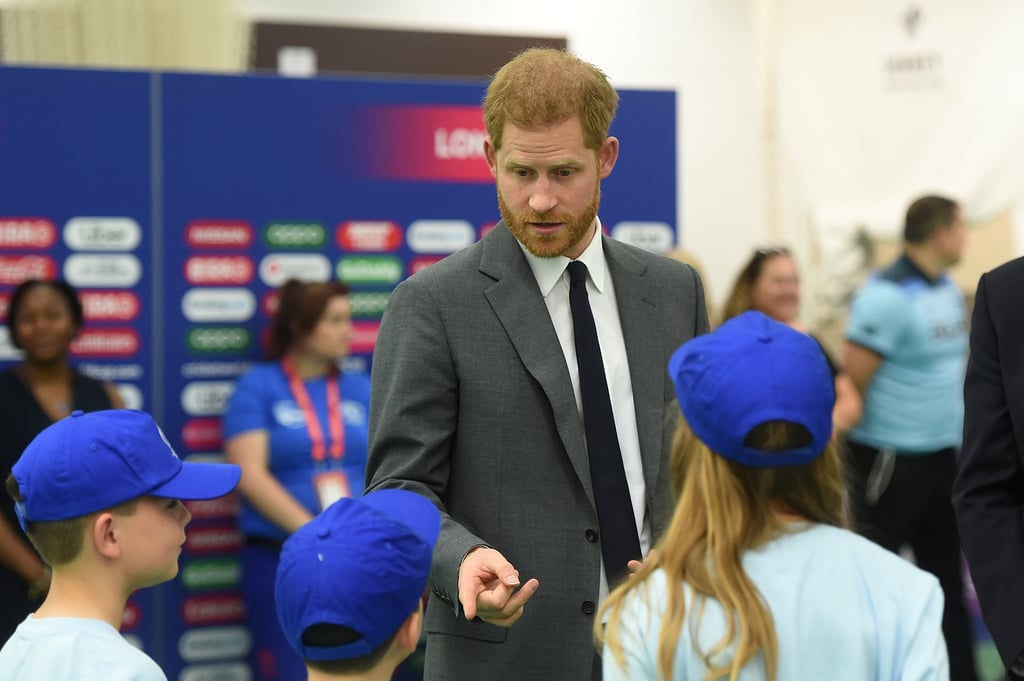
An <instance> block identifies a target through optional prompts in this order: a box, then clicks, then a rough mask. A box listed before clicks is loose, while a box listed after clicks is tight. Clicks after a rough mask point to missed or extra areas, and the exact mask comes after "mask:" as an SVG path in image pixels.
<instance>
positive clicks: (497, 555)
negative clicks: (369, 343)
mask: <svg viewBox="0 0 1024 681" xmlns="http://www.w3.org/2000/svg"><path fill="white" fill-rule="evenodd" d="M617 101H618V96H617V94H616V93H615V90H614V89H613V88H612V87H611V85H610V84H609V83H608V80H607V78H606V76H605V75H604V74H603V73H602V72H601V71H600V70H599V69H597V68H596V67H594V66H593V65H591V64H588V63H586V62H583V61H582V60H580V59H579V58H578V57H575V56H573V55H571V54H569V53H566V52H563V51H559V50H547V49H531V50H527V51H526V52H523V53H521V54H519V55H518V56H516V57H515V58H514V59H512V61H510V62H509V63H508V64H506V65H505V66H504V67H502V69H500V70H499V71H498V73H497V74H496V75H495V77H494V79H493V80H492V82H491V84H490V86H489V87H488V90H487V95H486V97H485V99H484V119H485V123H486V125H487V132H488V138H487V139H486V141H485V143H484V152H485V155H486V159H487V162H488V164H489V166H490V169H491V172H492V174H493V175H494V177H495V182H496V185H497V191H498V203H499V207H500V210H501V215H502V220H501V221H500V222H499V223H498V224H497V225H496V226H495V227H494V229H492V230H491V231H490V232H489V233H488V234H487V235H486V236H485V237H484V238H483V239H482V240H480V241H479V242H478V243H476V244H474V245H472V246H470V247H468V248H465V249H463V250H461V251H459V252H457V253H455V254H453V255H451V256H449V257H448V258H446V259H445V260H443V261H442V262H440V263H437V264H435V265H432V266H431V267H429V268H427V269H425V270H422V271H421V272H419V273H418V274H416V275H414V276H412V277H410V278H409V279H407V280H406V281H405V282H403V283H402V284H400V285H399V286H398V287H397V288H396V289H395V291H394V293H393V294H392V296H391V298H390V300H389V302H388V305H387V308H386V310H385V312H384V316H383V319H382V322H381V327H380V332H379V335H378V338H377V345H376V349H375V351H374V358H373V371H372V374H371V379H372V392H371V411H370V451H369V458H368V465H367V481H368V482H367V491H372V490H376V489H379V488H388V487H390V488H404V489H409V490H413V491H416V492H418V493H420V494H423V495H425V496H426V497H427V498H429V499H430V500H431V501H433V502H434V503H435V504H436V505H437V506H438V508H439V509H440V510H441V513H442V526H441V534H440V538H439V540H438V543H437V546H436V548H435V551H434V557H433V565H432V568H431V574H430V588H431V592H432V597H431V598H430V601H429V604H428V607H427V613H426V631H427V646H426V660H425V670H424V678H425V679H427V681H435V680H440V679H445V680H447V681H461V680H463V679H465V680H466V681H468V680H470V679H472V680H474V681H475V680H477V679H488V680H489V681H501V680H502V679H559V680H560V681H589V680H591V679H599V678H600V675H601V669H600V661H599V658H598V657H597V655H596V653H595V648H594V643H593V640H592V636H591V628H592V626H593V622H594V617H595V613H596V611H597V606H598V603H599V601H600V600H601V598H602V597H603V596H604V595H606V594H607V591H608V584H609V583H611V584H612V586H614V584H615V583H616V581H617V580H619V579H622V578H624V576H625V573H626V570H627V565H630V562H627V561H625V560H624V561H622V562H624V563H626V564H623V565H620V564H615V565H608V564H606V563H607V561H606V560H605V558H604V555H605V551H606V549H608V548H609V547H611V546H612V545H613V544H615V543H617V542H618V541H619V539H621V537H619V536H618V534H617V533H616V532H613V531H611V530H610V529H609V525H606V524H605V523H604V522H602V520H603V519H604V518H605V516H603V515H602V517H601V518H600V519H599V513H598V511H597V505H598V504H600V503H603V502H602V501H599V499H598V496H600V498H601V499H607V497H606V496H605V495H604V493H603V492H602V493H601V495H598V496H596V495H595V485H594V480H592V472H593V470H594V469H595V468H596V466H594V465H593V463H592V461H593V459H592V457H593V456H595V453H596V451H597V450H599V449H601V450H602V451H603V448H604V445H606V444H607V442H598V441H597V440H596V439H594V438H590V437H588V436H587V431H589V430H590V428H591V427H593V426H596V425H598V424H596V423H595V422H594V421H595V420H594V419H590V418H588V419H586V420H585V419H584V414H585V413H590V412H589V411H588V409H589V405H590V404H592V402H593V400H596V399H603V400H604V401H605V403H606V404H607V403H608V402H610V404H611V413H612V415H613V418H608V419H606V422H612V421H614V426H615V429H614V431H613V433H612V435H611V436H610V439H611V440H612V441H613V442H614V443H615V444H616V445H618V450H619V451H618V452H617V453H616V455H615V456H616V457H618V458H617V462H618V466H619V471H620V472H619V473H618V475H619V476H622V475H623V473H624V475H625V480H624V481H623V483H624V484H623V491H624V492H625V488H626V487H627V485H628V499H626V500H625V502H626V503H627V511H626V513H625V515H626V516H629V517H627V522H628V525H629V526H630V527H629V528H628V531H629V532H630V533H632V534H633V538H632V541H634V542H637V547H636V548H637V550H636V552H635V553H634V554H631V555H635V558H641V557H642V555H644V554H645V553H646V551H647V550H649V548H650V546H652V545H653V541H654V539H655V538H656V537H657V536H658V534H659V533H660V532H661V530H662V529H663V527H664V526H665V523H666V521H667V519H668V517H669V515H670V514H671V511H672V501H671V497H670V494H669V490H668V484H667V475H668V470H667V460H668V458H667V455H668V450H669V447H670V444H671V436H672V432H673V428H674V421H673V420H672V419H671V418H669V415H670V414H674V411H673V410H675V409H676V407H675V404H674V399H673V398H674V395H673V384H672V381H671V380H670V379H669V377H668V375H667V371H666V368H665V367H666V366H667V365H668V359H669V357H670V356H671V354H672V352H673V351H674V350H675V349H676V348H677V347H678V346H679V345H680V344H681V343H682V342H683V341H685V340H688V339H689V338H692V337H693V336H695V335H698V334H701V333H704V332H706V331H707V329H708V321H707V311H706V308H705V304H704V291H703V286H702V284H701V281H700V277H699V276H698V275H697V274H696V273H695V271H694V270H693V268H692V267H690V266H689V265H686V264H683V263H681V262H678V261H675V260H672V259H670V258H666V257H663V256H658V255H654V254H651V253H648V252H645V251H642V250H640V249H637V248H634V247H632V246H628V245H626V244H622V243H619V242H616V241H615V240H613V239H610V238H608V237H605V236H603V235H602V231H601V222H600V220H599V218H598V217H597V211H598V203H599V198H600V183H601V180H602V179H604V178H606V177H608V176H609V175H610V174H611V172H612V169H613V167H614V165H615V161H616V159H617V157H618V151H619V141H618V140H617V139H616V138H615V137H611V136H609V135H608V132H609V128H610V126H611V121H612V118H613V117H614V113H615V108H616V106H617ZM573 263H582V264H584V265H585V266H586V270H583V277H585V281H581V278H580V276H579V272H580V267H579V265H574V264H573ZM569 272H573V273H574V275H573V276H574V279H573V280H574V282H575V283H571V282H570V276H569ZM583 283H585V287H586V288H585V291H586V293H587V295H588V296H589V304H590V308H589V309H591V310H592V312H593V317H594V324H595V325H596V330H597V337H598V338H599V340H600V355H601V359H602V361H603V368H604V372H603V373H604V375H603V376H602V377H601V380H602V381H604V380H605V379H606V382H607V386H608V388H604V389H603V392H604V394H603V395H600V396H599V395H596V393H597V392H601V391H591V390H589V389H588V390H586V391H583V390H581V388H580V385H581V384H580V371H579V366H580V365H582V364H585V361H584V359H585V358H589V357H591V354H590V353H589V352H588V351H585V350H584V351H581V350H579V349H578V346H577V343H579V342H580V340H581V335H582V334H581V333H580V332H579V331H578V330H577V329H578V328H581V327H578V326H577V323H578V322H577V321H574V319H576V317H575V314H576V310H577V309H578V308H577V307H575V303H574V301H573V300H571V298H572V296H573V295H577V296H578V294H579V288H578V287H579V286H581V285H582V284H583ZM573 291H575V292H576V293H575V294H573V293H572V292H573ZM577 300H578V298H577ZM588 366H592V365H589V364H588ZM586 375H587V376H588V380H589V377H590V376H591V375H592V374H590V373H587V374H586ZM585 421H586V422H585ZM604 425H608V423H605V424H604ZM588 445H589V446H588ZM604 463H607V461H606V460H605V461H603V462H602V465H604ZM597 481H598V483H600V484H599V485H598V486H597V487H598V488H599V489H603V487H602V485H603V484H604V482H605V481H606V479H605V477H604V476H603V474H602V475H598V476H597ZM629 509H631V511H632V512H630V510H629ZM620 518H621V516H620ZM631 565H632V568H631V569H635V568H636V567H637V565H638V563H637V562H636V561H635V560H633V561H631Z"/></svg>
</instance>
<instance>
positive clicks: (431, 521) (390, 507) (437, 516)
mask: <svg viewBox="0 0 1024 681" xmlns="http://www.w3.org/2000/svg"><path fill="white" fill-rule="evenodd" d="M359 502H360V503H362V504H364V505H366V506H369V507H370V508H372V509H374V510H375V511H377V512H378V513H382V514H384V515H386V516H388V517H389V518H391V519H392V520H394V521H395V522H398V523H401V524H402V525H405V526H406V527H408V528H409V529H410V530H412V531H413V532H414V533H415V534H416V536H418V537H419V538H420V539H422V540H423V541H424V542H426V543H427V544H429V545H430V547H431V548H433V547H434V545H435V544H436V543H437V536H438V534H440V532H441V513H440V512H439V511H438V510H437V507H436V506H434V504H432V503H431V502H430V500H429V499H427V498H426V497H424V496H423V495H421V494H416V493H415V492H410V491H408V490H403V489H382V490H377V491H376V492H370V493H369V494H367V495H366V496H363V497H361V498H360V499H359Z"/></svg>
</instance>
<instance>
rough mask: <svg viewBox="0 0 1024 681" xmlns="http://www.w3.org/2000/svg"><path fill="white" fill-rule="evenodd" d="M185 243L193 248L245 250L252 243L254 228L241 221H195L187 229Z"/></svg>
mask: <svg viewBox="0 0 1024 681" xmlns="http://www.w3.org/2000/svg"><path fill="white" fill-rule="evenodd" d="M185 243H186V244H188V245H189V246H191V247H192V248H245V247H247V246H248V245H249V244H251V243H252V227H250V226H249V223H248V222H243V221H241V220H224V221H217V220H193V221H192V222H190V223H188V226H186V227H185Z"/></svg>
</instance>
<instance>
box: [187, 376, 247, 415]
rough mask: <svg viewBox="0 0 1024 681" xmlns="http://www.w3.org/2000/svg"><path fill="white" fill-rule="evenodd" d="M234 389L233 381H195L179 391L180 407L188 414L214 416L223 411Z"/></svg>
mask: <svg viewBox="0 0 1024 681" xmlns="http://www.w3.org/2000/svg"><path fill="white" fill-rule="evenodd" d="M234 389H235V383H234V381H195V382H194V383H189V384H188V385H186V386H185V389H184V390H182V391H181V408H182V409H184V410H185V413H186V414H188V415H189V416H215V415H217V414H221V413H223V412H224V407H225V406H227V402H228V398H229V397H230V396H231V393H232V391H234Z"/></svg>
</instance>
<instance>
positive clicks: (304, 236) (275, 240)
mask: <svg viewBox="0 0 1024 681" xmlns="http://www.w3.org/2000/svg"><path fill="white" fill-rule="evenodd" d="M264 239H265V240H266V242H267V244H268V245H270V246H276V247H278V248H316V247H318V246H323V245H324V243H326V241H327V230H326V229H325V228H324V226H323V225H321V224H320V223H319V222H274V223H271V224H269V225H267V229H266V231H265V232H264Z"/></svg>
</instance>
